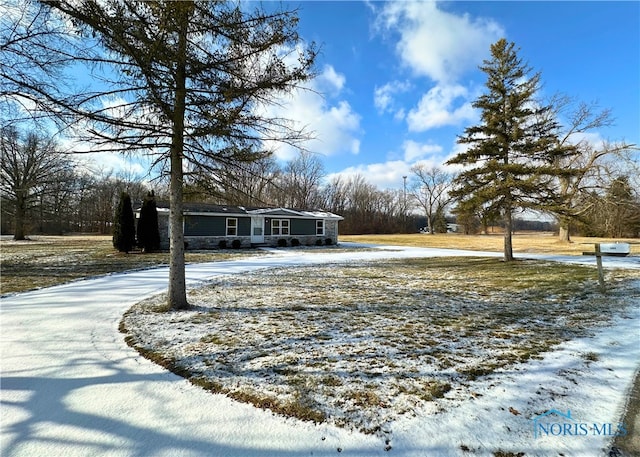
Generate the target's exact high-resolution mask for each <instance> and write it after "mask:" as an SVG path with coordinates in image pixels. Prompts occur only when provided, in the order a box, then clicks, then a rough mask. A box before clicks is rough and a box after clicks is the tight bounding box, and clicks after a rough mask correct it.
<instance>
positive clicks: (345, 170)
mask: <svg viewBox="0 0 640 457" xmlns="http://www.w3.org/2000/svg"><path fill="white" fill-rule="evenodd" d="M251 4H252V2H249V3H248V5H249V6H251ZM267 5H268V3H267ZM271 5H276V3H272V4H271ZM277 5H279V3H278V4H277ZM283 6H284V7H285V8H298V9H299V18H300V22H299V32H300V35H301V37H302V39H303V40H304V41H306V42H311V41H314V42H316V43H317V44H318V45H319V46H320V49H321V53H320V55H319V56H318V59H317V70H318V76H317V78H315V79H314V80H313V81H312V82H310V83H309V87H310V88H311V89H313V91H315V92H311V91H301V92H299V93H297V94H295V95H294V96H293V97H291V99H289V100H287V101H286V104H285V107H284V109H281V110H280V111H279V112H278V111H277V109H275V110H276V113H277V114H279V115H285V116H287V117H289V118H291V119H293V120H295V121H297V122H299V123H300V124H301V125H306V126H308V129H310V130H312V131H314V133H315V135H316V139H315V140H313V141H310V142H308V144H307V148H308V149H309V150H311V151H314V152H317V153H318V154H319V157H321V159H322V162H323V164H324V167H325V170H326V172H327V174H328V178H329V179H330V178H332V177H334V176H337V175H344V176H347V177H348V176H352V175H354V174H361V175H363V176H364V177H365V178H366V179H367V180H368V181H369V182H371V183H372V184H375V185H377V186H378V187H379V188H381V189H386V188H401V187H402V184H403V179H402V176H404V175H409V176H410V175H411V172H410V169H411V166H412V165H415V164H417V163H425V164H427V165H432V166H441V165H442V164H443V163H444V162H445V161H446V160H447V159H448V158H450V157H452V156H453V155H454V154H455V153H456V152H457V151H459V146H458V145H457V144H456V137H457V136H458V135H460V134H462V133H463V131H464V128H465V127H467V126H469V125H473V124H475V123H477V122H478V119H479V113H478V112H476V111H475V110H474V109H473V108H472V107H471V103H472V102H473V101H474V100H475V99H476V98H477V97H478V95H479V94H481V93H482V92H483V90H484V83H485V75H484V74H483V73H482V72H481V71H479V70H478V65H480V64H481V63H482V60H483V59H487V58H489V57H490V53H489V48H490V45H491V44H492V43H494V42H496V41H497V40H498V39H500V38H503V37H504V38H506V39H507V40H509V41H513V42H514V43H515V44H516V46H517V47H518V48H520V51H519V56H520V57H521V58H522V59H523V60H524V61H525V62H527V63H528V64H529V65H530V66H531V67H532V70H533V71H534V72H540V73H541V76H542V83H543V88H542V93H541V94H540V96H542V97H543V98H544V97H550V96H551V95H553V94H556V93H562V94H565V95H567V96H570V97H573V98H575V100H577V101H582V102H587V103H597V104H598V105H599V107H600V108H602V109H604V108H609V109H611V110H612V115H613V117H614V118H615V125H614V126H611V127H607V128H603V129H600V130H595V131H592V132H590V134H589V135H588V137H587V139H588V140H590V141H592V142H594V143H596V144H598V143H600V142H602V141H603V140H610V141H621V140H624V141H626V142H628V143H635V144H640V2H638V1H633V2H631V1H627V2H578V1H572V2H556V1H549V2H544V1H534V2H508V1H488V2H485V1H471V2H462V1H455V2H432V1H422V2H417V1H401V0H398V1H305V0H298V1H284V3H283ZM316 92H320V93H323V94H324V97H321V96H319V95H317V93H316ZM296 153H297V152H296V151H295V150H293V149H291V148H289V147H280V148H279V149H278V150H277V151H276V153H275V155H276V158H277V159H278V160H279V161H280V163H285V162H286V161H287V160H290V159H292V158H293V157H294V156H295V154H296ZM99 157H100V158H99V159H98V158H97V157H96V159H95V160H94V159H91V160H92V161H93V163H95V164H99V165H100V166H102V167H103V168H105V169H110V168H112V169H114V171H116V172H118V171H120V170H122V169H126V168H129V169H131V170H132V171H133V172H137V173H141V174H145V173H146V172H147V171H148V170H147V165H145V164H144V163H140V162H139V160H138V159H132V158H126V157H123V156H119V155H117V154H100V155H99Z"/></svg>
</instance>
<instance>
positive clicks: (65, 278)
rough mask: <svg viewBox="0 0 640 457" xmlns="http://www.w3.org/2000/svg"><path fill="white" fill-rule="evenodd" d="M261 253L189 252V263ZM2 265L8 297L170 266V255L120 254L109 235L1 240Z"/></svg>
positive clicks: (5, 292)
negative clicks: (95, 277)
mask: <svg viewBox="0 0 640 457" xmlns="http://www.w3.org/2000/svg"><path fill="white" fill-rule="evenodd" d="M258 254H259V252H257V251H192V252H189V251H187V253H186V261H187V262H188V263H197V262H213V261H220V260H228V259H230V258H238V257H239V256H240V255H242V256H249V255H258ZM0 262H1V265H2V284H1V286H2V289H1V291H0V293H2V294H7V293H12V292H24V291H27V290H31V289H36V288H41V287H49V286H54V285H56V284H63V283H65V282H69V281H73V280H77V279H83V278H88V277H92V276H99V275H104V274H109V273H117V272H121V271H127V270H136V269H141V268H151V267H155V266H161V265H167V264H168V263H169V253H168V252H159V253H152V254H141V253H139V252H134V253H130V254H126V253H122V252H118V251H116V250H115V249H114V248H113V244H112V241H111V237H110V236H37V237H32V239H31V240H27V241H12V240H6V239H3V240H0Z"/></svg>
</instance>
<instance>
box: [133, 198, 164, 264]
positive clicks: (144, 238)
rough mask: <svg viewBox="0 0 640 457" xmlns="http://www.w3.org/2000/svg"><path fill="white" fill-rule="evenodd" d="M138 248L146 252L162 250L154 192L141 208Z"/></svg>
mask: <svg viewBox="0 0 640 457" xmlns="http://www.w3.org/2000/svg"><path fill="white" fill-rule="evenodd" d="M137 234H138V246H139V247H141V248H142V250H143V251H144V252H155V251H157V250H159V249H160V231H159V229H158V209H157V207H156V199H155V196H154V194H153V192H149V194H148V195H147V196H146V197H145V199H144V201H143V202H142V207H141V208H140V219H138V227H137Z"/></svg>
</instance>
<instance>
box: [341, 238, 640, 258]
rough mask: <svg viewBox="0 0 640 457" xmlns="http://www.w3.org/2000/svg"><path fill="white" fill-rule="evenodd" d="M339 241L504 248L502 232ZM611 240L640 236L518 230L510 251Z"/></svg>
mask: <svg viewBox="0 0 640 457" xmlns="http://www.w3.org/2000/svg"><path fill="white" fill-rule="evenodd" d="M340 241H352V242H356V243H375V244H391V245H398V246H417V247H431V248H447V249H468V250H471V251H495V252H501V251H502V250H503V243H504V237H503V236H502V234H490V235H461V234H457V233H446V234H435V235H427V234H422V233H414V234H396V235H341V236H340ZM611 241H627V242H632V243H633V242H635V243H640V239H635V240H634V239H620V240H612V239H611V238H586V237H574V238H572V242H571V243H561V242H559V241H558V237H557V236H556V235H554V234H552V233H522V234H520V233H517V234H514V236H513V250H514V252H537V253H545V254H562V255H581V254H582V252H584V251H592V250H593V243H603V242H611ZM631 253H632V254H635V255H639V254H640V244H632V245H631Z"/></svg>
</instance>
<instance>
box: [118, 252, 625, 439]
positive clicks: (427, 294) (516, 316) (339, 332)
mask: <svg viewBox="0 0 640 457" xmlns="http://www.w3.org/2000/svg"><path fill="white" fill-rule="evenodd" d="M593 272H594V271H593V269H592V268H589V267H582V266H574V265H563V264H554V263H547V262H535V261H522V262H515V263H504V262H501V261H500V260H498V259H486V258H434V259H408V260H389V261H380V262H376V263H365V264H358V265H355V264H346V265H345V264H340V265H326V266H321V267H318V266H315V267H300V268H283V269H278V270H271V271H259V272H255V273H251V274H246V275H242V276H239V275H237V276H228V277H221V278H219V279H217V280H215V281H214V282H212V283H211V284H210V285H209V286H207V287H204V288H201V289H198V290H193V291H191V292H190V293H189V302H190V303H192V304H194V306H193V308H192V309H191V310H189V311H186V312H168V313H163V314H159V313H156V312H154V311H153V307H154V306H155V305H156V304H157V303H162V302H163V300H164V298H162V297H158V298H155V299H150V300H148V301H146V302H143V303H140V304H138V305H136V306H135V307H134V308H132V309H131V310H130V311H129V312H128V313H127V314H126V315H125V317H124V318H123V327H124V329H125V330H126V332H127V335H128V337H129V341H130V343H131V344H132V345H133V346H134V347H137V348H139V349H140V350H142V352H145V351H152V352H153V353H156V352H159V353H162V354H164V358H165V359H169V360H172V361H175V364H177V365H179V367H180V368H179V371H181V372H188V373H189V375H188V376H187V377H192V378H195V379H198V380H202V379H205V380H207V382H208V383H211V384H212V385H215V386H218V387H219V389H218V391H220V392H222V393H225V394H227V395H229V396H231V397H232V398H236V399H243V398H244V399H246V401H249V402H250V403H252V404H255V405H257V406H264V407H268V408H269V409H272V410H274V411H275V412H279V413H282V414H285V415H291V416H294V417H299V418H301V419H307V420H319V418H324V419H323V420H327V421H329V422H331V423H334V424H336V425H340V426H345V427H354V428H357V429H359V430H362V431H365V432H368V433H382V434H383V430H385V429H387V428H388V427H387V425H388V424H389V423H391V422H393V421H394V420H395V419H396V418H398V417H399V416H400V415H403V414H416V413H418V411H423V412H424V411H425V410H432V409H433V408H434V405H439V406H437V408H441V407H447V406H446V405H448V404H450V402H451V401H452V400H460V401H464V399H465V398H468V396H469V392H470V389H471V387H470V386H471V384H472V383H473V382H474V381H476V382H482V381H483V379H484V378H485V377H486V376H489V375H492V374H494V373H496V372H499V371H500V370H502V369H504V368H507V367H508V368H509V369H514V366H517V365H518V364H519V363H523V362H526V361H527V360H530V359H533V358H538V357H541V356H542V354H543V353H544V352H546V351H550V350H553V348H554V347H555V346H556V345H558V344H559V343H561V342H563V341H566V340H569V339H572V338H576V337H580V336H585V335H589V334H590V333H591V332H593V331H594V329H595V328H597V327H599V326H603V325H606V324H607V322H608V321H609V320H610V319H611V317H612V316H614V315H616V314H619V313H621V312H624V310H625V308H626V306H628V299H627V296H629V295H633V294H635V295H636V296H637V294H638V291H637V290H635V289H633V288H634V287H637V286H634V285H633V284H634V283H633V282H631V281H629V280H628V278H627V277H625V275H624V273H622V272H614V273H611V272H610V273H609V278H608V283H609V284H611V287H610V289H609V292H608V294H607V295H602V294H601V293H600V292H598V290H597V283H596V282H595V281H594V279H593ZM591 358H593V357H589V358H587V357H585V359H586V360H585V362H587V361H589V359H591ZM199 382H202V381H199ZM260 399H265V401H262V400H260ZM444 399H446V401H445V400H444Z"/></svg>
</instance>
